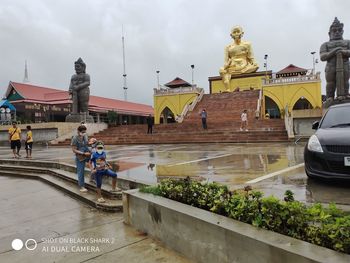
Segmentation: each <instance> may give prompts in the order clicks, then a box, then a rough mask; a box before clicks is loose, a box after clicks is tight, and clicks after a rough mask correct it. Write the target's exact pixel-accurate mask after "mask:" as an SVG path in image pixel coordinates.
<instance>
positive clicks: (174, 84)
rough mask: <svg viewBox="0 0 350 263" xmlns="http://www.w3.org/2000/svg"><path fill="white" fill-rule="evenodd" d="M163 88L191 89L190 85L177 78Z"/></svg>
mask: <svg viewBox="0 0 350 263" xmlns="http://www.w3.org/2000/svg"><path fill="white" fill-rule="evenodd" d="M164 86H167V87H169V88H178V87H191V86H192V85H191V84H190V83H188V82H187V81H185V80H183V79H181V78H179V77H176V78H175V79H173V80H172V81H170V82H168V83H167V84H165V85H164Z"/></svg>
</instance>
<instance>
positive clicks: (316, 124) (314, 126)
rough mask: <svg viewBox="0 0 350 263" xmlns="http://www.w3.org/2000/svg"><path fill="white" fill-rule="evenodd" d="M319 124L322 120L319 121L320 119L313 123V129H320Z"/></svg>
mask: <svg viewBox="0 0 350 263" xmlns="http://www.w3.org/2000/svg"><path fill="white" fill-rule="evenodd" d="M318 125H320V122H319V121H315V122H314V123H313V124H312V129H313V130H317V129H318Z"/></svg>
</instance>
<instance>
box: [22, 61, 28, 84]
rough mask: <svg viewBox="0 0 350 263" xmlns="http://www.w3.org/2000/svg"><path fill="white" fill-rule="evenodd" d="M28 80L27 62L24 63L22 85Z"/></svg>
mask: <svg viewBox="0 0 350 263" xmlns="http://www.w3.org/2000/svg"><path fill="white" fill-rule="evenodd" d="M28 82H29V78H28V67H27V60H25V62H24V78H23V83H28Z"/></svg>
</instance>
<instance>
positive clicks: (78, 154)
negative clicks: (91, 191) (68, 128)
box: [71, 125, 91, 193]
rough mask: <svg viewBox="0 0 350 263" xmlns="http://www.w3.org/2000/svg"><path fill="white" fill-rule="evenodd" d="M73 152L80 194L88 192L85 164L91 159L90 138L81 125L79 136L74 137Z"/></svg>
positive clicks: (78, 131)
mask: <svg viewBox="0 0 350 263" xmlns="http://www.w3.org/2000/svg"><path fill="white" fill-rule="evenodd" d="M71 146H72V151H73V153H75V163H76V166H77V176H78V185H79V187H80V192H82V193H84V192H87V189H86V188H85V177H84V171H85V164H86V161H88V160H89V159H90V158H89V157H90V155H91V153H90V151H89V148H88V137H87V135H86V127H85V126H84V125H80V126H79V127H78V129H77V134H76V135H74V136H73V137H72V142H71Z"/></svg>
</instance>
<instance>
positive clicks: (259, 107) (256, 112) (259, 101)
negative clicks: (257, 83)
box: [255, 89, 263, 119]
mask: <svg viewBox="0 0 350 263" xmlns="http://www.w3.org/2000/svg"><path fill="white" fill-rule="evenodd" d="M262 92H263V91H262V89H260V91H259V98H258V103H257V105H256V111H255V118H257V119H259V118H260V117H261V104H262V102H261V101H262Z"/></svg>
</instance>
